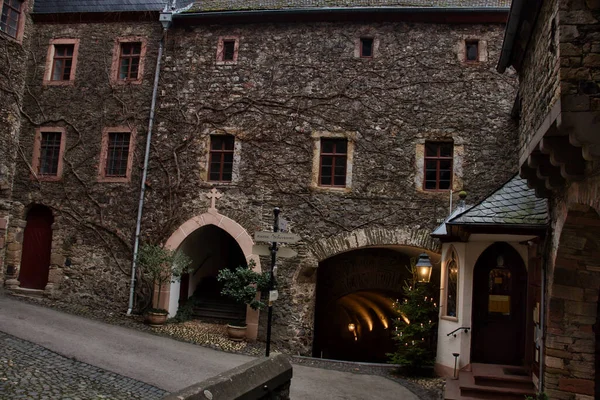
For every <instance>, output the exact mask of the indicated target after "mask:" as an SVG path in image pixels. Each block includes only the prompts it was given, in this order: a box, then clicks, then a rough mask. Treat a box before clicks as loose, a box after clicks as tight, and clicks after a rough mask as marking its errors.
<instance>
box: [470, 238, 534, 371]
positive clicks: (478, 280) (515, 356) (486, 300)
mask: <svg viewBox="0 0 600 400" xmlns="http://www.w3.org/2000/svg"><path fill="white" fill-rule="evenodd" d="M526 307H527V271H526V269H525V263H524V262H523V260H522V258H521V256H520V255H519V253H517V251H516V250H515V249H514V248H513V247H512V246H510V245H509V244H507V243H495V244H493V245H492V246H490V247H489V248H488V249H487V250H486V251H484V252H483V254H482V255H481V256H480V257H479V259H478V260H477V263H476V264H475V271H474V273H473V317H472V318H473V319H472V325H471V328H472V338H471V341H472V342H471V361H472V362H479V363H488V364H505V365H523V363H524V358H525V310H526Z"/></svg>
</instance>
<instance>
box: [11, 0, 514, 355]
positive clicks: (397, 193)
mask: <svg viewBox="0 0 600 400" xmlns="http://www.w3.org/2000/svg"><path fill="white" fill-rule="evenodd" d="M84 3H85V2H84ZM134 3H135V2H134ZM158 3H160V2H158ZM209 3H210V2H199V3H198V4H202V5H195V4H189V5H187V7H186V5H185V4H177V7H179V6H181V7H182V8H181V9H177V10H176V11H175V13H174V15H173V21H174V22H173V25H172V26H171V27H170V28H169V30H168V31H166V32H165V33H164V35H163V32H162V27H161V25H160V23H159V22H158V12H159V11H161V10H162V7H163V5H162V4H161V5H160V7H155V8H154V9H153V10H150V11H149V10H147V9H143V10H142V6H141V5H143V6H144V7H146V6H148V7H150V8H152V7H153V6H152V4H153V2H151V1H148V2H142V1H140V2H139V4H140V5H139V7H140V8H137V9H132V10H125V11H124V10H120V11H122V12H121V13H114V12H112V11H114V10H94V9H92V8H90V9H85V6H82V7H83V8H78V9H76V10H69V9H64V10H56V11H55V12H54V13H51V12H48V11H46V10H47V5H45V2H44V1H43V0H38V1H37V2H36V4H35V5H34V9H33V11H34V12H33V21H34V23H33V24H32V26H31V30H32V31H31V35H32V37H35V38H36V40H34V41H32V43H31V48H30V51H31V53H30V54H31V55H30V57H29V58H28V62H27V68H26V71H27V77H26V82H27V90H26V92H27V94H28V95H27V96H26V97H25V100H24V106H23V112H22V113H21V120H22V123H21V127H20V130H19V132H20V134H21V142H20V149H22V154H20V155H19V157H18V159H17V163H16V165H17V173H16V176H15V180H14V190H13V192H12V203H11V204H12V206H11V213H12V217H11V220H10V222H9V224H8V232H9V239H10V240H9V243H8V246H9V247H10V248H13V249H15V250H14V253H13V254H15V257H14V258H13V259H11V260H12V261H10V260H8V261H10V267H12V269H11V270H10V271H11V273H10V275H7V276H5V284H6V286H7V287H9V288H11V289H13V290H19V286H20V284H21V283H20V280H19V278H20V269H19V268H20V267H21V266H22V265H21V253H22V249H23V247H24V246H25V247H26V246H27V243H24V242H26V241H25V240H23V237H27V232H26V231H27V224H28V221H29V220H28V218H29V215H30V214H31V213H32V210H33V209H36V210H37V209H40V207H41V206H44V207H47V209H49V210H50V211H51V215H52V221H51V222H50V223H51V233H52V235H51V245H50V254H51V257H50V266H49V271H48V274H49V275H48V276H49V277H48V281H47V283H48V284H47V285H46V286H45V287H44V288H43V289H42V290H45V293H46V294H47V295H49V296H52V297H54V298H56V299H58V300H62V301H71V302H74V303H78V304H83V305H88V306H94V307H108V308H111V309H114V310H115V311H125V308H126V305H127V295H128V290H129V274H130V268H131V258H132V248H133V236H134V232H135V227H136V213H137V207H138V203H137V202H138V197H139V191H140V189H139V186H140V181H141V173H142V168H143V161H144V143H145V140H146V137H147V134H148V123H149V115H150V107H151V100H152V89H153V87H152V85H153V81H154V74H155V72H156V70H155V65H156V61H157V60H156V58H157V52H158V47H159V42H160V41H161V40H162V41H163V44H164V53H163V58H162V60H161V61H162V66H161V68H160V71H159V72H160V78H159V85H158V98H157V104H156V109H155V111H156V115H155V121H154V132H153V138H152V146H151V152H150V160H149V168H148V177H147V179H146V181H145V182H144V184H145V188H146V202H145V205H144V209H143V211H144V212H143V218H142V241H143V242H153V243H161V244H164V245H166V246H168V247H171V248H175V249H177V248H182V249H183V248H185V249H189V255H190V256H192V258H193V260H194V263H195V264H197V265H198V268H199V269H200V268H201V267H202V265H208V264H204V262H205V260H206V259H210V258H211V257H212V259H213V261H214V260H215V259H216V260H218V261H219V262H222V263H226V261H225V258H223V257H225V256H226V255H224V254H225V253H227V252H228V251H229V250H228V249H225V248H223V246H224V245H223V244H222V243H221V244H220V245H219V244H218V243H217V244H214V245H211V247H210V248H207V247H206V246H204V247H203V243H206V242H205V240H209V237H212V234H211V232H214V230H213V231H211V230H210V229H213V228H210V229H209V228H207V227H209V226H215V227H217V228H219V230H220V231H219V232H221V231H225V232H226V233H227V235H229V236H231V237H233V238H234V239H235V241H236V243H237V245H238V247H239V250H241V252H242V253H243V255H244V256H245V258H246V259H247V260H250V259H254V260H255V261H256V262H257V267H256V268H257V269H259V268H260V269H262V270H266V269H267V268H268V265H269V264H268V261H267V260H266V259H261V258H260V257H258V256H254V255H252V245H253V244H254V242H253V239H252V237H253V234H254V232H256V231H261V230H269V229H270V226H271V224H272V210H273V207H275V206H278V207H280V208H281V210H282V214H281V215H282V217H283V218H285V219H286V220H287V221H288V229H289V230H290V231H291V232H293V233H296V234H298V235H300V236H301V238H302V240H301V241H300V242H299V243H298V244H295V245H293V246H292V247H293V249H294V250H295V251H296V252H297V253H298V256H297V257H296V258H292V259H286V260H282V261H280V262H279V264H278V275H277V280H278V290H279V293H280V298H279V300H278V302H277V303H276V307H275V313H274V331H273V335H274V337H273V339H274V341H275V343H276V345H278V346H279V347H280V348H283V349H287V350H289V351H293V352H294V353H301V354H310V353H311V352H312V351H313V349H312V346H313V332H314V329H315V327H314V320H315V309H316V308H318V307H319V300H318V299H317V295H316V292H317V287H318V281H317V275H318V274H317V269H318V268H319V266H323V265H329V264H332V265H333V264H335V263H329V262H328V261H327V260H328V259H332V258H334V257H335V256H337V255H339V254H342V253H345V255H344V257H345V259H350V260H352V258H353V256H356V257H355V258H356V259H360V260H361V262H360V264H361V266H362V267H361V268H366V272H367V273H368V272H369V268H375V266H376V264H375V263H376V260H380V259H384V258H385V259H387V260H404V261H402V262H397V263H396V264H393V266H394V267H395V268H397V269H398V270H401V271H405V268H404V267H405V265H404V264H405V263H406V262H407V261H406V260H408V259H409V258H410V257H414V256H416V255H418V254H419V253H421V252H426V253H428V254H429V255H430V257H431V259H432V260H433V261H434V264H435V263H436V262H438V261H439V244H438V243H437V242H435V241H434V240H433V239H431V238H430V236H429V232H430V231H431V229H432V228H433V227H434V226H435V225H436V224H437V222H438V220H439V219H441V218H444V217H445V216H446V215H447V214H448V203H449V200H450V191H449V189H453V190H454V191H458V190H462V189H464V190H467V191H468V192H469V197H470V199H472V201H477V200H478V199H482V198H483V197H485V196H486V195H487V194H489V193H490V192H492V191H493V190H494V188H496V187H497V186H498V185H500V184H501V183H503V182H505V181H507V180H508V179H509V178H510V177H511V176H512V175H513V174H514V171H513V169H514V165H516V163H517V161H518V160H517V153H516V151H515V149H516V146H517V135H516V130H515V126H514V122H513V121H512V119H511V117H510V112H511V107H512V105H513V104H512V100H511V99H513V98H514V91H515V88H516V79H515V77H514V76H511V75H504V76H502V75H499V74H498V73H497V72H496V71H495V70H494V66H495V60H497V59H498V58H499V56H500V49H501V42H502V35H503V30H504V25H503V22H504V20H505V18H506V15H507V12H508V2H507V1H492V0H490V1H484V2H481V1H478V2H473V5H470V4H467V5H465V4H466V3H465V2H452V1H449V2H448V4H450V3H452V4H450V5H451V6H453V7H450V8H448V7H447V6H448V4H441V3H443V2H439V1H431V2H428V3H431V4H429V6H431V7H432V9H431V10H430V11H431V12H428V13H421V12H419V10H417V9H416V8H414V7H413V6H414V5H412V6H411V5H408V6H407V5H405V4H404V3H403V2H393V1H388V2H386V1H383V2H381V5H377V6H373V5H370V6H367V7H365V8H364V9H362V10H361V11H360V12H357V11H352V12H351V13H349V12H348V9H347V8H345V4H346V3H347V2H341V3H344V4H341V3H340V6H339V7H338V9H337V11H335V12H327V13H323V12H321V11H320V7H321V6H322V4H320V2H318V1H317V2H315V3H314V7H311V8H310V10H307V9H304V8H303V7H305V6H303V5H301V4H300V2H299V3H298V5H296V6H295V7H290V8H289V9H285V10H278V11H277V13H276V14H277V17H272V16H270V15H268V11H269V10H264V9H263V10H261V9H260V7H263V6H258V5H257V6H256V9H250V10H248V9H245V8H244V9H241V8H240V6H239V4H237V8H236V2H232V4H231V5H229V6H227V7H229V8H225V9H222V10H214V9H212V8H211V9H210V10H209V9H204V8H202V7H210V4H209ZM301 3H302V4H304V3H305V2H301ZM400 3H402V4H400ZM454 3H456V4H454ZM207 4H208V5H207ZM357 5H358V6H363V4H362V3H361V2H357ZM35 7H41V8H38V12H36V8H35ZM40 10H42V11H43V12H42V11H40ZM214 11H222V12H227V13H226V14H227V16H226V17H225V16H223V14H222V13H220V12H214ZM271 11H272V10H271ZM381 11H387V12H386V15H385V16H383V14H382V13H381ZM76 21H77V22H76ZM292 21H295V22H292ZM128 41H129V42H133V43H140V44H141V48H140V51H141V53H143V55H140V60H141V64H140V65H143V72H141V69H140V72H139V76H138V78H139V79H133V80H131V81H127V82H119V75H118V74H119V73H120V72H119V71H116V70H115V65H117V66H122V62H123V61H122V58H123V53H122V51H124V50H123V48H124V47H122V44H123V43H128ZM61 46H63V47H61ZM64 46H72V49H73V53H74V54H73V55H72V62H73V63H76V68H75V67H74V66H72V69H71V71H70V74H71V75H70V76H71V77H70V78H69V79H63V80H64V81H65V82H60V84H56V82H52V81H53V80H54V79H53V78H54V75H53V74H54V71H55V64H53V63H55V62H56V59H57V58H56V54H58V53H57V51H58V52H59V51H60V50H61V49H65V47H64ZM69 48H71V47H69ZM120 52H121V53H120ZM67 57H69V55H68V54H67ZM115 59H116V61H115ZM73 71H75V72H73ZM63 72H64V71H63ZM115 77H116V78H115ZM52 132H58V133H59V134H60V136H61V138H62V141H61V146H63V147H62V148H61V149H59V150H58V151H60V153H59V154H60V157H59V165H60V167H59V168H58V170H59V171H62V173H58V172H57V174H58V175H59V176H55V177H53V178H51V179H48V177H47V176H41V174H39V171H40V170H39V164H36V162H38V163H39V160H38V161H36V159H37V158H39V157H40V155H39V154H40V152H39V150H36V149H39V147H40V144H39V141H40V140H44V139H43V137H41V136H40V135H41V134H43V133H52ZM111 132H112V133H123V132H124V133H126V134H127V135H126V136H127V137H128V138H129V140H130V141H129V147H128V151H129V154H130V156H129V157H128V158H127V160H126V161H127V162H126V163H124V164H123V168H124V169H123V171H121V172H122V174H121V175H122V176H120V178H119V179H116V180H115V179H110V177H109V176H107V175H106V171H107V163H108V161H107V158H109V156H107V154H108V153H107V151H108V150H107V146H108V147H110V146H111V143H112V142H111V140H113V139H111V138H114V135H111ZM40 137H41V139H40ZM48 137H50V136H48ZM36 141H37V142H36ZM215 143H220V144H219V146H221V144H222V146H224V147H222V148H220V150H222V152H221V153H218V154H219V155H220V154H222V153H227V154H228V155H227V157H230V158H228V160H232V163H229V161H228V162H223V161H221V164H220V165H221V170H220V171H219V170H218V169H217V170H216V172H217V175H216V176H214V175H213V173H214V172H215V170H213V169H211V168H213V167H211V165H212V164H215V162H214V160H215V159H217V158H215V157H217V155H218V154H217V152H215V151H214V150H215V146H216V145H215ZM330 143H336V146H337V145H340V143H343V146H344V148H343V151H342V152H341V153H339V154H342V153H343V155H342V156H339V155H335V154H334V156H335V157H340V158H338V160H344V161H343V168H342V170H343V172H339V171H338V172H339V174H338V173H335V174H334V175H335V176H333V175H332V176H333V177H332V181H326V180H325V179H324V178H323V176H324V175H326V173H325V172H324V171H325V170H324V169H323V164H322V162H323V161H322V160H323V157H325V156H324V155H323V154H326V153H327V151H328V150H326V149H327V148H328V147H327V146H329V144H330ZM432 146H433V147H432ZM444 146H445V147H444ZM59 147H60V146H59ZM442 147H443V148H444V149H448V148H449V149H450V150H449V153H448V154H447V156H448V157H449V158H451V159H452V168H451V184H448V186H444V183H442V182H441V178H440V177H439V176H441V175H438V177H437V178H436V177H435V174H434V178H433V179H434V181H433V185H434V188H435V189H436V190H430V189H431V188H430V187H429V188H428V187H427V184H426V183H425V181H426V180H427V179H431V175H428V174H427V172H426V169H427V165H430V164H428V163H427V159H430V158H431V157H432V155H431V154H430V152H431V149H432V148H433V149H438V151H440V152H442V151H443V150H439V149H441V148H442ZM110 148H112V147H110ZM334 153H335V150H334ZM111 154H112V153H111ZM327 154H329V153H327ZM440 154H441V153H438V154H437V155H436V156H439V155H440ZM326 156H327V155H326ZM219 157H220V156H219ZM223 157H225V156H223ZM438 158H439V157H438ZM220 160H224V158H223V159H220ZM436 160H438V159H436ZM121 161H123V162H124V160H121ZM430 161H431V159H430ZM436 162H437V161H436ZM228 163H229V164H228ZM217 164H218V163H217ZM226 164H227V165H226ZM228 168H230V172H228ZM430 168H431V167H430ZM434 168H435V167H434ZM438 168H439V167H438ZM36 169H37V170H36ZM342 170H340V171H342ZM223 171H225V173H224V172H223ZM219 173H220V174H219ZM223 173H224V175H223ZM340 176H343V178H340ZM428 176H429V178H427V177H428ZM107 178H108V179H107ZM336 179H338V180H336ZM440 185H441V186H440ZM213 188H214V189H216V190H217V191H218V193H219V194H221V197H220V198H219V199H218V200H216V202H215V203H212V204H211V201H212V200H211V199H210V198H207V196H206V195H207V194H208V193H209V191H210V190H211V189H213ZM438 189H440V190H438ZM454 200H456V199H454ZM40 213H42V212H41V211H40ZM203 235H204V236H203ZM213 239H214V237H213V238H212V239H210V240H213ZM215 240H216V239H215ZM223 243H225V242H223ZM180 246H181V247H180ZM219 246H221V248H220V247H219ZM366 248H369V251H368V252H366V253H365V252H364V251H363V250H364V249H366ZM378 250H380V251H381V254H374V253H377V251H378ZM232 251H233V250H232ZM236 251H237V250H236ZM389 251H395V252H397V253H400V255H399V256H398V257H389V256H388V255H389V254H388V253H387V252H389ZM368 257H372V259H371V261H364V260H365V259H366V258H368ZM211 262H212V261H211ZM349 262H351V261H349ZM336 265H337V264H336ZM369 266H371V267H369ZM337 269H339V268H337ZM337 269H336V268H332V269H331V270H332V271H333V270H337ZM384 269H385V268H384ZM5 271H6V269H5ZM363 272H364V271H363ZM320 273H321V272H320ZM357 276H361V275H360V274H358V275H357ZM331 278H332V277H331V276H325V277H324V278H323V281H328V280H331ZM186 279H189V281H186V283H185V284H183V283H181V284H179V283H178V284H173V285H171V287H168V288H163V290H164V292H165V294H167V293H168V295H165V296H163V299H164V302H163V304H161V305H162V306H164V307H167V308H168V309H169V310H170V311H172V312H175V311H176V309H177V303H178V301H179V300H180V299H182V298H183V297H185V296H186V295H187V296H190V295H192V293H193V292H194V291H195V290H196V289H197V288H198V287H199V285H201V282H200V281H199V280H198V279H196V280H195V278H194V277H193V276H192V277H189V278H186ZM340 279H341V278H340ZM357 279H359V278H357ZM357 282H359V280H357ZM363 283H364V284H362V286H360V284H358V286H356V288H355V289H356V290H357V291H361V290H362V291H369V290H375V289H377V288H374V287H370V286H369V285H370V283H369V282H363ZM184 286H185V287H184ZM377 290H383V289H381V288H379V289H377ZM398 291H399V290H398ZM183 293H185V295H184V294H183ZM378 293H379V292H378ZM379 294H381V293H379ZM367 297H368V296H367ZM367 297H364V298H363V300H361V301H365V302H368V301H371V302H374V303H377V302H378V301H380V300H381V299H380V298H376V296H375V297H373V299H374V300H369V299H368V298H367ZM380 297H381V296H380ZM382 307H383V306H382ZM250 317H251V319H249V320H248V321H249V322H250V325H249V327H250V328H251V330H253V334H254V336H255V337H256V335H258V336H259V337H260V335H261V334H262V329H263V328H264V323H263V322H261V321H262V320H260V319H259V316H258V315H257V314H256V313H254V314H253V313H252V312H249V313H248V318H250ZM365 332H366V331H365ZM365 334H366V333H365Z"/></svg>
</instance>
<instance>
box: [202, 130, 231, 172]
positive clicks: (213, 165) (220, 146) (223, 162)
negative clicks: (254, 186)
mask: <svg viewBox="0 0 600 400" xmlns="http://www.w3.org/2000/svg"><path fill="white" fill-rule="evenodd" d="M234 144H235V137H233V136H231V135H211V137H210V155H209V174H208V175H209V176H208V180H209V181H213V182H231V179H232V175H233V151H234Z"/></svg>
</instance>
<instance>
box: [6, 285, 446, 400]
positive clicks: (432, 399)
mask: <svg viewBox="0 0 600 400" xmlns="http://www.w3.org/2000/svg"><path fill="white" fill-rule="evenodd" d="M0 295H1V294H0ZM20 299H22V300H23V301H27V302H31V303H34V304H39V305H42V306H46V307H50V308H54V309H57V310H61V311H64V312H67V313H70V314H75V315H79V316H83V317H86V318H91V319H95V320H99V321H102V322H106V323H109V324H113V325H119V326H124V327H128V328H132V329H137V330H141V331H146V332H149V333H153V334H156V335H160V336H166V337H170V338H173V339H176V340H181V341H184V342H189V343H193V344H197V345H201V346H204V347H210V348H214V349H217V350H221V351H226V352H231V353H239V354H245V355H250V356H260V355H263V354H264V353H265V344H264V343H260V342H255V343H247V342H233V341H231V340H229V339H228V338H227V333H226V331H225V326H224V325H222V324H215V323H210V322H201V321H187V322H183V323H167V324H166V325H164V326H162V327H160V328H151V327H149V326H148V325H146V324H144V318H143V317H142V316H140V315H132V316H129V317H128V316H126V315H125V314H123V313H116V312H111V311H109V310H102V309H95V308H90V307H86V306H82V305H73V304H68V303H63V302H56V301H52V300H49V299H37V298H28V297H27V298H26V297H20ZM271 351H272V352H277V351H280V350H279V349H277V348H276V347H274V346H271ZM292 362H293V363H294V364H299V365H306V366H309V367H316V368H325V369H332V370H337V371H342V372H353V373H357V374H369V375H379V376H383V377H386V378H388V379H391V380H394V381H396V382H398V383H399V384H401V385H403V386H405V387H406V388H408V389H409V390H410V391H411V392H413V393H415V394H416V395H417V396H419V397H420V398H421V399H423V400H438V399H442V398H443V391H444V382H445V381H444V379H442V378H417V377H407V376H402V375H401V374H400V373H399V372H398V371H397V369H395V368H394V367H393V366H387V365H381V364H379V365H377V364H375V365H374V364H368V363H349V362H348V363H347V362H337V361H335V360H320V359H315V358H309V357H297V356H292ZM0 393H1V392H0Z"/></svg>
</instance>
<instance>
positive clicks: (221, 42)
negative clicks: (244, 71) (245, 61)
mask: <svg viewBox="0 0 600 400" xmlns="http://www.w3.org/2000/svg"><path fill="white" fill-rule="evenodd" d="M225 42H235V44H234V46H233V60H224V59H223V57H224V49H225ZM239 48H240V38H239V36H221V37H220V38H219V41H218V42H217V65H229V64H237V61H238V53H239Z"/></svg>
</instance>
